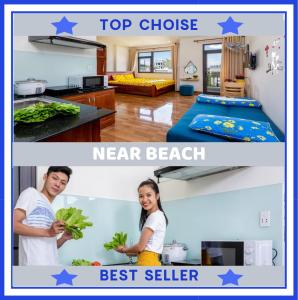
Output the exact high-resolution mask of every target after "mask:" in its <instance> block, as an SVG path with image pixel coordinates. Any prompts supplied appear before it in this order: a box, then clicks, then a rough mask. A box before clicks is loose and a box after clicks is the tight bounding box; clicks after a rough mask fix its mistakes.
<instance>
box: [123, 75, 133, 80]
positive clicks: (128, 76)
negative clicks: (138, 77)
mask: <svg viewBox="0 0 298 300" xmlns="http://www.w3.org/2000/svg"><path fill="white" fill-rule="evenodd" d="M123 76H124V78H125V79H126V80H131V79H134V78H135V77H134V76H133V74H125V75H123Z"/></svg>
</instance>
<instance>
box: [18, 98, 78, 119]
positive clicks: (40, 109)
mask: <svg viewBox="0 0 298 300" xmlns="http://www.w3.org/2000/svg"><path fill="white" fill-rule="evenodd" d="M79 113H80V107H79V106H77V105H73V104H67V103H57V102H51V103H46V104H45V103H42V102H40V103H36V104H33V105H29V106H27V107H24V108H21V109H18V110H16V111H15V112H14V121H15V122H23V123H36V122H43V121H45V120H47V119H49V118H52V117H54V116H56V115H59V114H62V115H77V114H79Z"/></svg>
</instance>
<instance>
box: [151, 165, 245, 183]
mask: <svg viewBox="0 0 298 300" xmlns="http://www.w3.org/2000/svg"><path fill="white" fill-rule="evenodd" d="M240 168H244V167H239V166H237V167H231V166H228V167H227V166H214V167H210V166H207V167H202V166H200V167H176V166H175V167H162V168H159V169H157V170H155V171H154V176H156V177H157V178H158V179H159V178H171V179H176V180H190V179H194V178H199V177H205V176H209V175H214V174H219V173H222V172H227V171H232V170H236V169H240Z"/></svg>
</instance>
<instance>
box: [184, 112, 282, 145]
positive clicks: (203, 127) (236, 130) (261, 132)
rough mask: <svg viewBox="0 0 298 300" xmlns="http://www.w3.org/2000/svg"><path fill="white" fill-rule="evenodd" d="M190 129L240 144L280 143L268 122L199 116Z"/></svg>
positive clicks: (190, 125)
mask: <svg viewBox="0 0 298 300" xmlns="http://www.w3.org/2000/svg"><path fill="white" fill-rule="evenodd" d="M189 127H190V128H191V129H193V130H198V131H200V132H204V133H208V134H212V135H217V136H222V137H226V138H229V139H232V140H234V141H239V142H240V141H242V142H243V141H244V142H279V140H278V138H277V137H276V136H275V134H274V132H273V131H272V129H271V126H270V124H269V123H268V122H261V121H253V120H247V119H240V118H234V117H226V116H217V115H204V114H199V115H197V116H195V117H194V119H193V120H192V122H191V123H190V124H189Z"/></svg>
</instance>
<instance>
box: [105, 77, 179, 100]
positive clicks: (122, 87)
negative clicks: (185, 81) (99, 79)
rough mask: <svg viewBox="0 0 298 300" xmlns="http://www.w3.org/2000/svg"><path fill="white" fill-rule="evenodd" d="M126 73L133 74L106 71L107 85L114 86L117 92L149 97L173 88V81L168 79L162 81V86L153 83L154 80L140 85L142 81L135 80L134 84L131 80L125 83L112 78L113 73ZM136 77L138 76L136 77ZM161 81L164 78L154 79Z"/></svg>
mask: <svg viewBox="0 0 298 300" xmlns="http://www.w3.org/2000/svg"><path fill="white" fill-rule="evenodd" d="M127 74H132V75H133V74H134V73H133V72H107V75H108V80H109V86H115V87H116V92H118V93H125V94H134V95H143V96H149V97H156V96H159V95H161V94H164V93H167V92H170V91H173V90H175V82H174V81H173V80H169V81H167V82H164V86H158V85H156V84H154V81H153V82H152V83H146V84H147V85H146V86H144V85H141V84H142V83H140V82H136V84H138V85H136V84H134V83H133V82H129V84H128V83H125V82H120V81H117V80H114V79H113V76H114V75H127ZM136 79H138V78H136ZM155 81H157V82H158V81H159V83H161V81H164V80H155Z"/></svg>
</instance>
